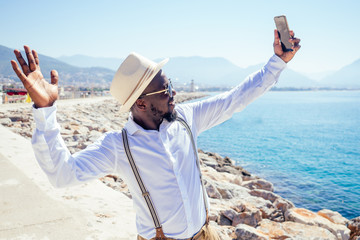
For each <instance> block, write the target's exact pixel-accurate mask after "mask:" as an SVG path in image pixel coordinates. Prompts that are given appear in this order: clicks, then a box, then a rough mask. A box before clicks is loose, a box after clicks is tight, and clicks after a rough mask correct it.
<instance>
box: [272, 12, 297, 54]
mask: <svg viewBox="0 0 360 240" xmlns="http://www.w3.org/2000/svg"><path fill="white" fill-rule="evenodd" d="M274 21H275V25H276V29H277V30H278V33H279V37H280V42H281V47H282V49H283V51H284V52H289V51H292V49H291V48H292V47H293V45H292V43H290V42H289V39H290V38H291V37H290V31H289V25H288V23H287V20H286V16H285V15H281V16H276V17H274Z"/></svg>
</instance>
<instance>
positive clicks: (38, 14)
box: [0, 0, 360, 74]
mask: <svg viewBox="0 0 360 240" xmlns="http://www.w3.org/2000/svg"><path fill="white" fill-rule="evenodd" d="M278 15H286V16H287V20H288V23H289V27H290V29H292V30H294V32H295V36H296V37H298V38H300V39H301V46H302V47H301V50H300V51H299V52H298V53H297V55H296V56H295V58H294V59H293V60H292V61H291V62H290V63H289V64H288V66H289V68H291V69H293V70H295V71H298V72H301V73H307V74H312V73H319V72H328V71H336V70H339V69H340V68H342V67H344V66H346V65H348V64H351V63H352V62H354V61H356V60H357V59H360V45H359V43H360V27H359V25H360V1H358V0H351V1H350V0H349V1H347V0H342V1H339V0H336V1H334V0H327V1H325V0H311V1H309V0H305V1H288V0H287V1H282V0H279V1H276V0H273V1H269V0H251V1H250V0H247V1H242V0H222V1H220V0H219V1H212V0H207V1H203V0H198V1H196V0H182V1H171V0H168V1H165V0H163V1H160V0H151V1H150V0H147V1H145V0H144V1H140V0H139V1H136V0H134V1H130V0H129V1H123V0H103V1H98V0H96V1H93V0H86V1H85V0H76V1H74V0H71V1H69V0H62V1H49V0H46V1H45V0H37V1H23V0H11V1H7V0H0V29H1V30H0V32H1V34H0V45H3V46H6V47H9V48H13V49H15V48H17V49H19V48H22V46H23V45H29V46H30V47H31V48H33V49H36V50H37V51H38V52H39V53H41V54H44V55H48V56H50V57H60V56H72V55H77V54H81V55H87V56H92V57H116V58H125V57H126V56H127V55H128V54H129V53H130V52H133V51H134V52H138V53H140V54H142V55H144V56H146V57H148V58H150V59H159V58H165V57H170V58H171V57H178V56H203V57H224V58H226V59H228V60H229V61H231V62H232V63H234V64H236V65H238V66H240V67H247V66H251V65H255V64H259V63H263V62H266V61H267V60H268V59H269V58H270V57H271V56H272V54H273V47H272V44H273V39H274V33H273V30H274V28H275V24H274V20H273V18H274V16H278ZM40 61H41V59H40Z"/></svg>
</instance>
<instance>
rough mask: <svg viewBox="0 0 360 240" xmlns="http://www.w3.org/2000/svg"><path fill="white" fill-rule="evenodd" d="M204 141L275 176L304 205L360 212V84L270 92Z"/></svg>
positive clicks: (278, 187)
mask: <svg viewBox="0 0 360 240" xmlns="http://www.w3.org/2000/svg"><path fill="white" fill-rule="evenodd" d="M211 95H214V93H211ZM198 147H199V148H201V149H202V150H204V151H211V152H217V153H219V154H220V155H221V156H223V157H225V156H228V157H230V158H231V159H233V160H234V161H235V162H236V164H237V165H240V166H242V167H244V168H245V169H246V170H248V171H250V172H251V173H253V174H255V175H257V176H259V177H261V178H264V179H266V180H268V181H270V182H272V183H273V184H274V188H275V193H277V194H279V195H280V196H282V197H284V198H286V199H288V200H290V201H292V202H293V203H294V204H295V206H296V207H299V208H306V209H309V210H312V211H314V212H317V211H319V210H321V209H330V210H333V211H337V212H339V213H340V214H341V215H343V216H344V217H346V218H348V219H352V218H355V217H357V216H360V91H271V92H268V93H266V94H265V95H264V96H262V97H260V98H259V99H257V100H256V101H255V102H253V103H251V104H250V105H249V106H247V107H246V108H245V109H244V110H243V111H242V112H240V113H236V114H234V116H233V117H232V118H231V119H230V120H228V121H226V122H224V123H222V124H220V125H218V126H216V127H214V128H212V129H210V130H208V131H206V132H204V133H202V134H201V135H200V136H199V138H198Z"/></svg>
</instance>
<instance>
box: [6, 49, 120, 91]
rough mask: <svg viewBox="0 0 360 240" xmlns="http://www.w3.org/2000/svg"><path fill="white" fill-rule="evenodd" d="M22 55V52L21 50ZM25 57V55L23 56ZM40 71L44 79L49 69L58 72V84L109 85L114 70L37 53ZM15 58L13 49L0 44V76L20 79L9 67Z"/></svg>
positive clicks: (48, 74)
mask: <svg viewBox="0 0 360 240" xmlns="http://www.w3.org/2000/svg"><path fill="white" fill-rule="evenodd" d="M22 54H23V56H24V57H25V55H24V52H22ZM25 59H26V57H25ZM39 59H40V67H41V71H42V73H43V75H44V77H45V78H46V79H49V78H50V71H51V70H52V69H55V70H57V71H58V72H59V77H60V79H59V84H61V85H67V84H73V85H86V84H99V85H109V83H110V82H111V80H112V78H113V76H114V73H115V72H114V71H112V70H110V69H106V68H99V67H94V68H79V67H74V66H72V65H69V64H67V63H64V62H62V61H59V60H57V59H55V58H51V57H48V56H45V55H42V54H39ZM11 60H16V58H15V55H14V52H13V49H10V48H7V47H4V46H1V45H0V77H1V76H2V77H7V78H11V79H14V80H15V81H20V80H19V79H18V77H17V76H16V74H15V73H14V71H13V69H12V68H11V64H10V61H11Z"/></svg>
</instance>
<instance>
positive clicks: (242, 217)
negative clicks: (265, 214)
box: [232, 205, 262, 227]
mask: <svg viewBox="0 0 360 240" xmlns="http://www.w3.org/2000/svg"><path fill="white" fill-rule="evenodd" d="M237 209H244V210H243V211H241V212H238V213H237V214H236V215H235V216H234V218H233V221H232V225H233V226H234V227H235V226H237V225H238V224H246V225H249V226H253V227H255V226H257V224H258V223H259V222H260V221H261V220H262V217H261V212H260V210H259V209H257V208H255V207H252V206H249V205H242V206H237Z"/></svg>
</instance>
